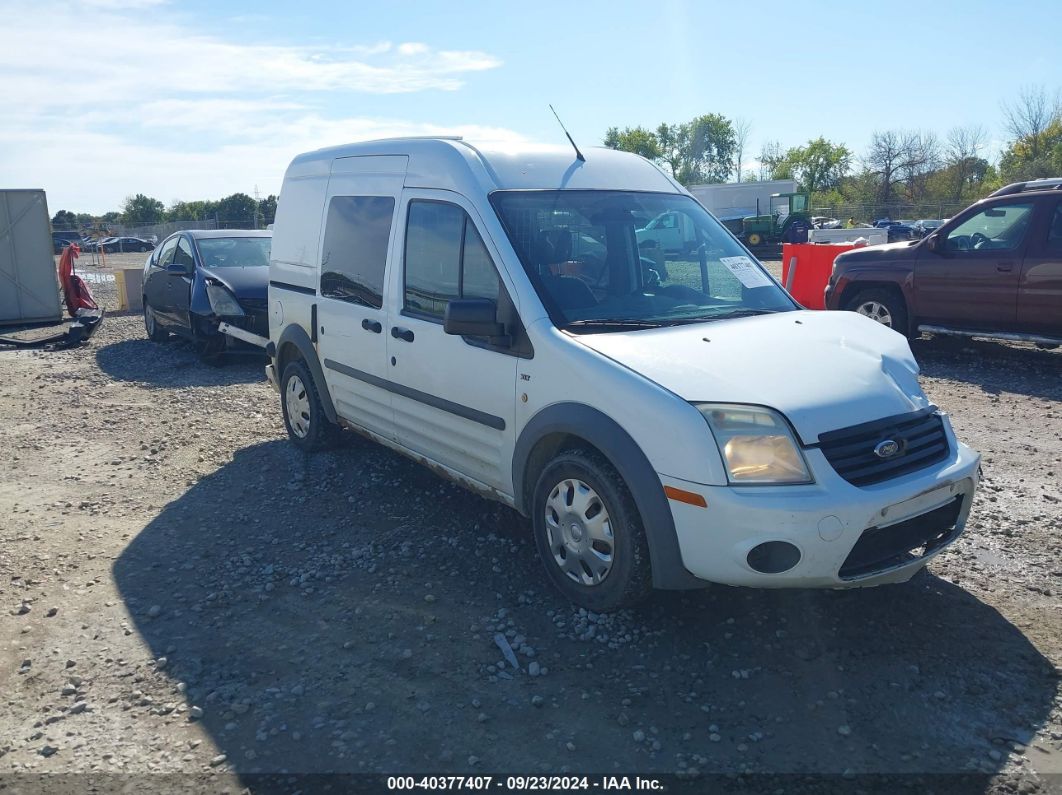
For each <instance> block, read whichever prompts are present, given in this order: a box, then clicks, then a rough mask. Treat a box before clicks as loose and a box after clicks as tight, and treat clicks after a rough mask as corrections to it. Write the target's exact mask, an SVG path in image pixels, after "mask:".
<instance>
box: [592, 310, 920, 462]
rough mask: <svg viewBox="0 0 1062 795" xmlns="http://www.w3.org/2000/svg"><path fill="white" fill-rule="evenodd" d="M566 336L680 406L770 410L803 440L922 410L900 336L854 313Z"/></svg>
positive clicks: (807, 441) (795, 315)
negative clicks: (672, 397)
mask: <svg viewBox="0 0 1062 795" xmlns="http://www.w3.org/2000/svg"><path fill="white" fill-rule="evenodd" d="M575 339H577V340H578V341H579V342H580V343H581V344H583V345H586V346H587V347H589V348H592V349H593V350H595V351H598V352H599V353H601V354H603V355H605V356H607V357H609V358H610V359H613V360H614V361H616V362H619V363H620V364H622V365H624V366H626V367H628V368H630V369H631V370H634V371H635V372H637V373H640V374H641V375H643V376H645V377H646V378H649V379H651V380H653V381H655V382H656V383H658V384H660V385H661V386H662V387H664V388H665V389H668V390H670V391H671V392H674V393H675V394H676V395H678V396H679V397H681V398H683V399H684V400H688V401H690V402H694V403H701V402H705V403H708V402H711V403H753V404H758V405H761V406H769V407H771V408H773V409H777V410H778V411H780V412H782V414H784V415H785V416H786V417H787V418H788V419H789V421H790V422H791V423H792V424H793V427H794V428H795V429H796V431H797V433H798V434H799V436H800V438H801V440H802V441H803V442H804V443H805V444H814V443H816V442H817V441H818V437H819V434H821V433H824V432H826V431H832V430H837V429H839V428H846V427H848V426H850V425H857V424H859V423H862V422H870V421H872V420H878V419H882V418H884V417H890V416H893V415H896V414H905V413H907V412H911V411H916V410H918V409H921V408H925V407H926V406H928V405H930V404H929V400H928V398H926V396H925V394H923V392H922V389H921V387H920V386H919V385H918V377H917V376H918V364H917V363H916V362H915V359H914V356H913V354H912V353H911V348H910V346H908V344H907V340H906V339H905V338H904V337H903V336H902V335H901V334H898V333H897V332H895V331H892V330H891V329H888V328H886V327H885V326H882V325H881V324H880V323H875V322H874V321H873V320H870V319H869V318H865V317H863V316H861V315H857V314H855V313H854V312H809V311H797V312H783V313H779V314H772V315H757V316H754V317H747V318H738V319H734V320H719V321H714V322H708V323H698V324H694V325H687V326H671V327H665V328H660V329H651V330H643V331H627V332H616V333H603V334H584V335H580V336H578V337H576V338H575Z"/></svg>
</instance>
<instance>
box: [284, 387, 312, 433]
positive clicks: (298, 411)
mask: <svg viewBox="0 0 1062 795" xmlns="http://www.w3.org/2000/svg"><path fill="white" fill-rule="evenodd" d="M284 410H285V411H286V412H287V414H288V425H290V426H291V430H292V431H294V432H295V435H296V436H298V437H299V438H300V439H305V438H306V434H308V433H309V432H310V396H309V395H308V394H307V393H306V387H305V385H304V384H303V383H302V379H301V378H299V377H298V376H297V375H293V376H292V377H291V378H289V379H288V388H287V389H286V390H285V391H284Z"/></svg>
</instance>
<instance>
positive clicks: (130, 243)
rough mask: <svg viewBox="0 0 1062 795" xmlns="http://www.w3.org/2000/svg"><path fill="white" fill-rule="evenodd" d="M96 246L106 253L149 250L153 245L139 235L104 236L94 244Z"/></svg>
mask: <svg viewBox="0 0 1062 795" xmlns="http://www.w3.org/2000/svg"><path fill="white" fill-rule="evenodd" d="M96 248H97V249H102V250H103V251H104V252H106V253H107V254H114V253H116V252H125V251H151V250H152V249H153V248H155V246H154V245H153V244H152V243H150V242H149V241H147V240H143V239H141V238H139V237H105V238H104V239H103V240H101V241H100V242H99V243H97V244H96Z"/></svg>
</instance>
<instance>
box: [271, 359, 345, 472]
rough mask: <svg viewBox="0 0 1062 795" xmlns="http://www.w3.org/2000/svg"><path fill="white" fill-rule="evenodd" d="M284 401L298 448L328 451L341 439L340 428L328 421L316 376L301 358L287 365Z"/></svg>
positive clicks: (288, 425)
mask: <svg viewBox="0 0 1062 795" xmlns="http://www.w3.org/2000/svg"><path fill="white" fill-rule="evenodd" d="M280 404H281V409H282V413H283V414H284V427H285V428H287V431H288V438H289V439H291V441H292V442H294V443H295V445H296V446H297V447H300V448H301V449H303V450H305V451H306V452H308V453H312V452H316V451H318V450H326V449H328V448H329V447H332V446H334V445H335V443H336V442H337V441H338V440H339V435H340V428H339V426H338V425H335V424H333V423H331V422H329V421H328V417H327V416H326V415H325V413H324V408H323V406H322V405H321V397H320V395H319V394H318V393H317V386H316V385H315V384H314V382H313V377H312V376H311V375H310V371H309V370H307V369H306V365H305V364H303V363H302V362H301V361H299V360H296V361H293V362H290V363H289V364H288V365H287V367H285V368H284V375H283V376H281V379H280Z"/></svg>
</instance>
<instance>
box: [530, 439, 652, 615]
mask: <svg viewBox="0 0 1062 795" xmlns="http://www.w3.org/2000/svg"><path fill="white" fill-rule="evenodd" d="M531 509H532V517H531V518H532V524H533V526H534V534H535V545H536V546H537V548H538V553H539V556H540V557H541V558H542V562H543V564H544V565H545V567H546V573H547V574H548V576H549V578H550V580H551V581H552V582H553V584H554V585H555V586H556V587H557V588H558V589H559V590H560V591H561V592H562V593H563V594H564V595H565V596H567V597H568V598H569V599H570V600H571V601H573V602H575V603H576V604H577V605H579V606H580V607H585V608H586V609H588V610H594V611H596V612H607V611H610V610H618V609H620V608H623V607H628V606H630V605H633V604H635V603H637V602H639V601H641V600H642V599H644V598H645V597H646V596H647V595H648V594H649V592H650V590H651V589H652V570H651V566H650V562H649V547H648V544H647V543H646V540H645V530H644V529H643V527H642V520H641V516H640V515H639V514H638V508H637V506H636V505H635V504H634V499H633V497H631V493H630V491H629V489H628V488H627V485H626V484H625V483H624V482H623V479H622V478H621V477H620V475H619V473H618V472H617V471H616V470H615V468H614V467H613V466H612V465H611V464H610V463H609V462H608V461H606V460H605V459H604V458H602V457H601V456H599V455H597V454H595V453H590V452H586V451H583V450H570V451H565V452H562V453H561V454H560V455H558V456H557V457H556V458H554V459H553V460H552V461H551V462H550V463H549V464H548V465H547V466H546V468H545V469H544V470H543V471H542V474H541V475H540V476H539V478H538V482H537V484H536V485H535V491H534V495H533V498H532V506H531Z"/></svg>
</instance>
